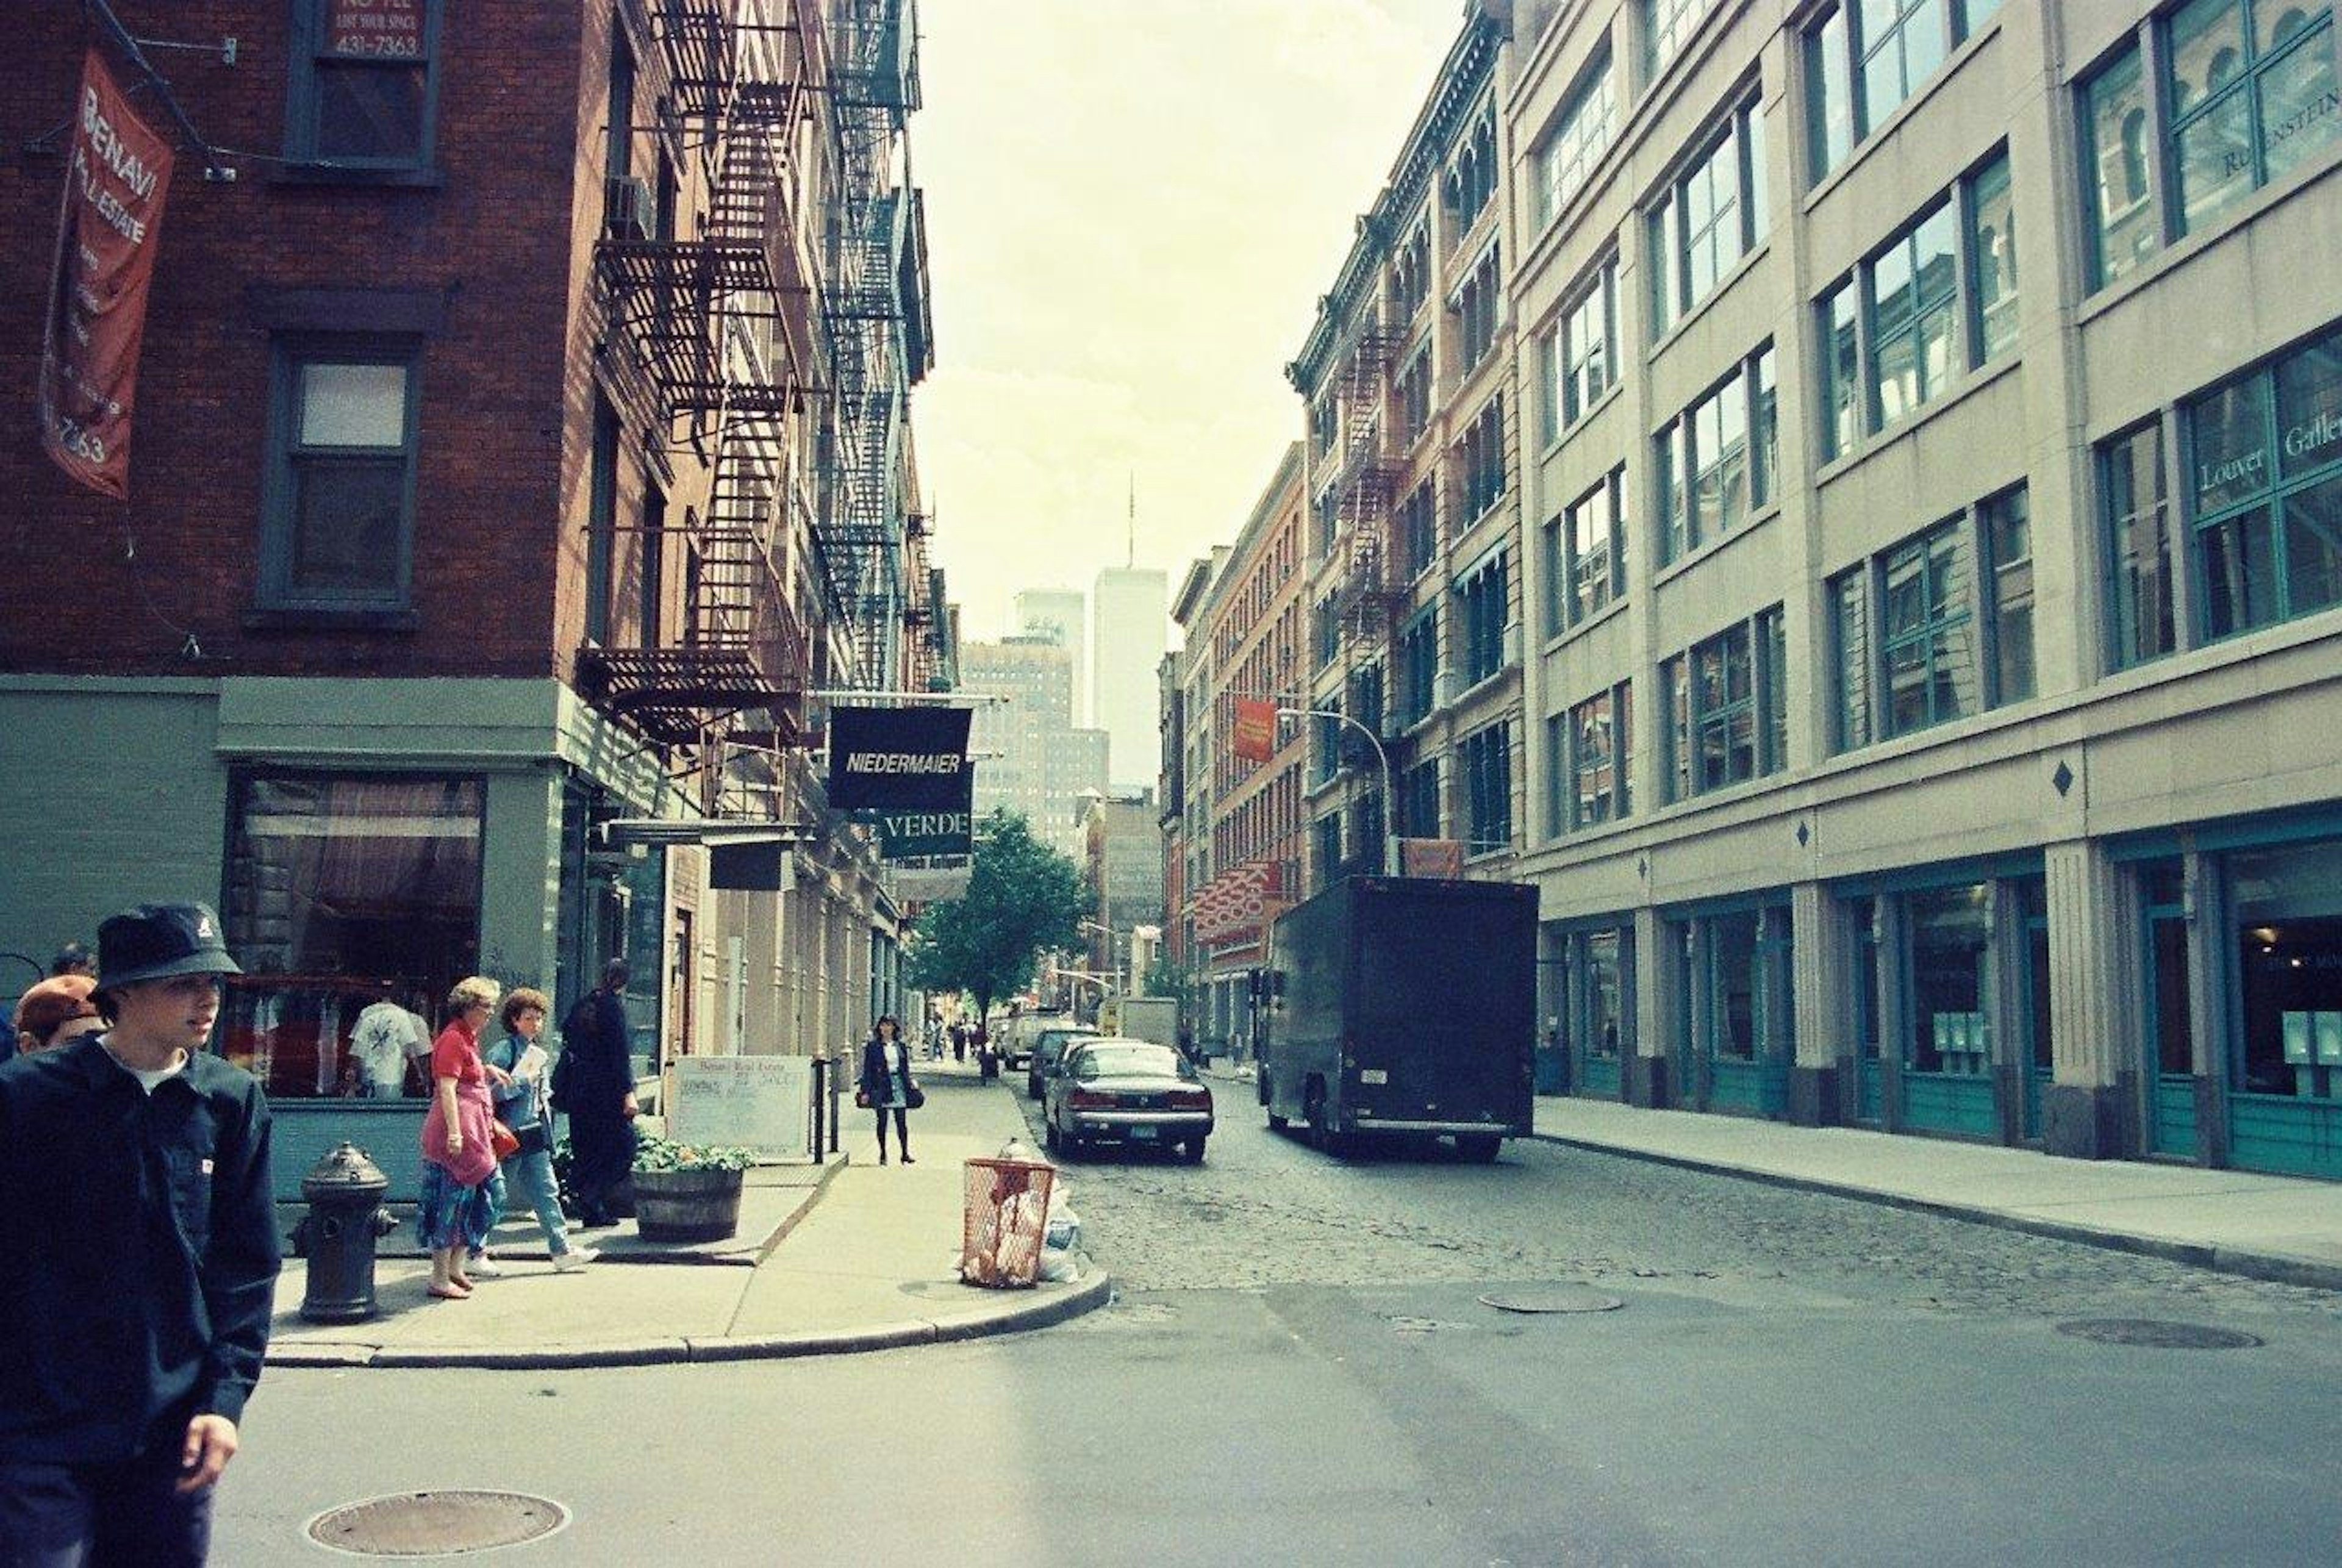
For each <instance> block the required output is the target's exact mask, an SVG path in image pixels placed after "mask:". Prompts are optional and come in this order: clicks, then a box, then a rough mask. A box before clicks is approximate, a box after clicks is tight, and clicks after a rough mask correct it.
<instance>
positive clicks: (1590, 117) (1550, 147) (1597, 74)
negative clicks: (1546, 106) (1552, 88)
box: [1536, 49, 1618, 228]
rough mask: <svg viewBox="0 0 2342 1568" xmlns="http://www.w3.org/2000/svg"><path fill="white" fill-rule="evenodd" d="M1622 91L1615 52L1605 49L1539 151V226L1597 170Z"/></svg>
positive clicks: (1614, 123) (1553, 216)
mask: <svg viewBox="0 0 2342 1568" xmlns="http://www.w3.org/2000/svg"><path fill="white" fill-rule="evenodd" d="M1617 121H1618V95H1617V92H1616V88H1615V86H1614V85H1612V81H1611V74H1610V53H1609V51H1608V50H1607V49H1605V50H1603V51H1602V52H1601V54H1600V55H1599V56H1598V57H1597V58H1596V60H1595V61H1594V63H1593V64H1592V65H1589V66H1587V67H1586V73H1585V75H1582V76H1581V77H1580V78H1579V79H1578V83H1577V85H1576V88H1575V89H1574V90H1573V91H1572V92H1571V94H1570V95H1569V104H1568V106H1567V107H1566V108H1564V109H1563V110H1562V112H1561V119H1560V121H1559V122H1558V123H1557V124H1556V125H1555V126H1554V128H1553V134H1552V135H1549V136H1547V137H1546V139H1545V143H1544V145H1541V146H1540V147H1538V149H1537V151H1536V225H1537V227H1539V228H1543V227H1545V226H1546V225H1548V224H1550V223H1552V222H1553V221H1554V220H1555V219H1556V218H1557V217H1559V216H1560V215H1561V209H1562V208H1563V207H1565V206H1566V205H1569V198H1570V197H1571V196H1573V195H1576V194H1577V192H1578V189H1579V187H1581V186H1583V185H1585V184H1586V180H1587V178H1588V177H1589V176H1591V175H1592V174H1593V173H1594V168H1595V165H1596V164H1598V163H1599V162H1600V161H1601V158H1602V154H1603V152H1604V150H1605V149H1606V148H1607V147H1608V146H1609V145H1610V137H1611V135H1613V134H1614V133H1615V131H1616V128H1617Z"/></svg>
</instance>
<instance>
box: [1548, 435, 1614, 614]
mask: <svg viewBox="0 0 2342 1568" xmlns="http://www.w3.org/2000/svg"><path fill="white" fill-rule="evenodd" d="M1563 523H1564V526H1563V528H1562V529H1561V531H1560V534H1561V536H1560V538H1559V540H1558V541H1557V543H1558V544H1560V546H1561V549H1562V552H1563V554H1564V557H1565V558H1564V560H1563V562H1562V567H1563V573H1562V580H1563V582H1564V584H1566V591H1565V594H1564V598H1563V607H1564V609H1565V612H1566V614H1565V616H1564V619H1565V620H1566V624H1569V625H1572V626H1575V625H1578V624H1582V623H1583V622H1585V621H1586V620H1587V619H1588V618H1589V617H1591V616H1593V615H1595V614H1597V613H1599V612H1600V611H1602V610H1603V609H1605V608H1606V607H1607V606H1608V605H1609V604H1610V602H1611V601H1612V600H1613V599H1616V598H1617V597H1618V596H1619V595H1620V594H1624V593H1625V592H1626V537H1625V535H1626V470H1625V469H1624V468H1614V469H1612V470H1611V471H1610V476H1609V477H1608V478H1607V479H1605V480H1604V481H1603V482H1602V483H1601V484H1598V485H1596V486H1595V487H1594V488H1593V489H1592V490H1590V491H1588V492H1586V494H1584V495H1581V496H1579V497H1578V498H1577V500H1576V502H1574V503H1572V504H1571V505H1570V508H1569V510H1568V512H1567V513H1566V514H1565V516H1564V519H1563ZM1557 629H1558V628H1556V630H1557Z"/></svg>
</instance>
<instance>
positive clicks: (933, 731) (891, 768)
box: [829, 707, 968, 811]
mask: <svg viewBox="0 0 2342 1568" xmlns="http://www.w3.org/2000/svg"><path fill="white" fill-rule="evenodd" d="M967 723H968V711H967V710H966V708H942V707H934V708H852V707H841V708H834V709H832V710H831V711H830V715H829V804H831V805H833V806H835V807H836V808H837V809H838V810H840V811H953V810H966V805H967V773H968V769H967Z"/></svg>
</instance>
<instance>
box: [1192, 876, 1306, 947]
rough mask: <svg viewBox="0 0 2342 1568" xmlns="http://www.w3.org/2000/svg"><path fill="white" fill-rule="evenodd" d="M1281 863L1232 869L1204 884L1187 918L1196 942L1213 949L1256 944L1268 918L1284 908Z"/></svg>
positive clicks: (1283, 884) (1283, 881) (1283, 883)
mask: <svg viewBox="0 0 2342 1568" xmlns="http://www.w3.org/2000/svg"><path fill="white" fill-rule="evenodd" d="M1284 894H1285V867H1284V863H1283V862H1281V861H1274V860H1253V861H1246V863H1245V864H1242V865H1232V866H1230V867H1228V869H1227V870H1226V871H1224V872H1222V873H1220V874H1219V875H1217V876H1216V877H1214V878H1212V880H1211V881H1209V882H1207V883H1206V884H1204V886H1203V889H1202V891H1200V892H1199V893H1197V894H1196V901H1195V904H1194V905H1193V906H1192V908H1191V909H1190V910H1189V914H1191V915H1192V917H1193V918H1194V920H1195V922H1196V941H1197V942H1200V943H1206V944H1210V945H1212V946H1215V947H1221V946H1227V945H1231V944H1236V943H1239V942H1252V941H1256V940H1257V939H1258V938H1259V936H1260V932H1261V927H1262V926H1264V925H1266V924H1268V919H1269V916H1270V915H1272V914H1276V911H1277V910H1278V909H1280V908H1282V907H1283V899H1284Z"/></svg>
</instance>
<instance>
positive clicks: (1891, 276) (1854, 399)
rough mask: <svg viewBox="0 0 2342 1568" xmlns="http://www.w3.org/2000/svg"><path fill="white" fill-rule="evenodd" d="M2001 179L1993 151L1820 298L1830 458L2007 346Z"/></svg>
mask: <svg viewBox="0 0 2342 1568" xmlns="http://www.w3.org/2000/svg"><path fill="white" fill-rule="evenodd" d="M2008 182H2009V176H2008V155H2007V154H2006V153H2001V154H1997V155H1995V156H1994V157H1993V158H1992V159H1990V160H1989V161H1988V162H1987V163H1985V164H1982V165H1978V166H1977V169H1976V170H1975V172H1973V173H1972V174H1970V175H1967V177H1966V178H1965V179H1963V180H1961V182H1960V183H1959V185H1958V186H1957V188H1956V189H1954V190H1953V191H1951V192H1949V193H1947V195H1945V196H1944V197H1943V198H1942V199H1940V200H1938V201H1937V202H1935V203H1934V204H1932V205H1930V206H1929V207H1928V209H1927V211H1926V212H1924V213H1922V214H1921V215H1919V216H1918V217H1917V219H1915V220H1914V221H1913V222H1912V223H1911V224H1910V225H1909V226H1907V228H1905V229H1904V231H1903V232H1902V233H1901V234H1898V235H1896V236H1895V237H1894V238H1893V239H1891V240H1889V241H1887V244H1886V245H1883V246H1881V247H1880V248H1879V249H1878V250H1877V251H1875V252H1873V253H1872V254H1871V255H1870V256H1869V257H1868V258H1867V260H1865V261H1864V262H1863V264H1862V265H1860V266H1858V267H1857V268H1856V269H1855V270H1854V272H1853V273H1852V274H1851V275H1848V276H1847V278H1845V279H1843V280H1841V281H1840V282H1839V283H1838V284H1837V286H1835V287H1833V288H1832V289H1831V290H1829V292H1828V293H1827V294H1825V295H1823V296H1822V298H1821V300H1820V302H1819V304H1818V305H1817V325H1818V329H1819V331H1820V332H1821V334H1822V340H1823V343H1822V349H1823V353H1822V375H1821V377H1820V381H1821V391H1822V407H1821V415H1822V444H1823V446H1824V448H1825V450H1826V451H1827V454H1829V455H1830V456H1833V457H1837V456H1842V455H1844V454H1846V453H1847V452H1850V451H1852V450H1853V448H1854V444H1855V442H1856V440H1857V431H1858V430H1860V429H1863V428H1867V429H1870V430H1874V431H1875V430H1882V429H1885V428H1886V427H1887V426H1888V425H1891V424H1896V423H1897V422H1898V421H1900V420H1903V419H1907V418H1908V417H1909V416H1910V415H1911V414H1915V413H1917V411H1918V410H1919V409H1921V408H1924V407H1926V406H1927V404H1930V403H1933V402H1935V401H1936V400H1937V399H1938V398H1940V397H1942V396H1943V395H1944V394H1945V393H1946V392H1947V391H1948V390H1949V389H1950V387H1951V385H1953V383H1954V382H1955V381H1956V380H1957V378H1958V376H1959V375H1960V374H1961V373H1962V372H1963V371H1966V370H1968V369H1972V368H1974V367H1976V366H1978V365H1983V364H1985V363H1986V362H1987V360H1990V359H1992V358H1994V357H1996V356H1997V355H2001V354H2003V353H2006V352H2007V350H2008V349H2009V347H2010V346H2012V345H2014V344H2015V343H2016V341H2017V260H2016V254H2017V253H2016V249H2015V243H2014V242H2015V233H2014V219H2013V215H2012V211H2011V207H2010V204H2009V194H2008V193H2009V183H2008ZM1857 297H1858V298H1859V300H1860V304H1861V308H1860V309H1858V310H1857V308H1856V303H1855V302H1856V300H1857Z"/></svg>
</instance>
